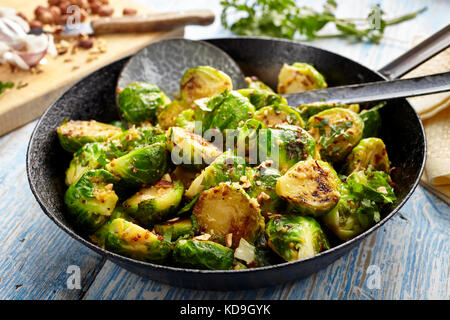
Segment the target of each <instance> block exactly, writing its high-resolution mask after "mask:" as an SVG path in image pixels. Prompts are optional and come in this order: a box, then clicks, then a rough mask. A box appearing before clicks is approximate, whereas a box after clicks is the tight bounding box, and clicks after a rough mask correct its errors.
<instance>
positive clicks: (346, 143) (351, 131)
mask: <svg viewBox="0 0 450 320" xmlns="http://www.w3.org/2000/svg"><path fill="white" fill-rule="evenodd" d="M306 129H307V130H308V132H309V133H310V134H311V136H312V137H313V138H314V140H316V143H317V144H316V146H317V148H318V149H319V152H320V156H321V158H322V159H324V160H326V161H331V162H340V161H343V160H344V159H345V157H346V156H347V155H348V154H349V153H350V151H351V150H352V148H353V147H354V146H355V145H356V144H357V143H358V142H359V140H360V139H361V137H362V133H363V130H364V123H363V122H362V120H361V119H360V118H359V116H358V114H356V113H354V112H353V111H350V110H348V109H343V108H333V109H329V110H325V111H322V112H319V113H318V114H316V115H314V116H312V117H311V118H309V120H308V122H307V123H306Z"/></svg>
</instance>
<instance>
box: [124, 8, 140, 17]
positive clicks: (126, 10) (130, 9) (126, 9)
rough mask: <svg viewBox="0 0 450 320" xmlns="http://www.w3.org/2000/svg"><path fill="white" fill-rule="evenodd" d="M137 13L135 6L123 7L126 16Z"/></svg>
mask: <svg viewBox="0 0 450 320" xmlns="http://www.w3.org/2000/svg"><path fill="white" fill-rule="evenodd" d="M136 14H137V10H136V9H133V8H125V9H123V15H124V16H134V15H136Z"/></svg>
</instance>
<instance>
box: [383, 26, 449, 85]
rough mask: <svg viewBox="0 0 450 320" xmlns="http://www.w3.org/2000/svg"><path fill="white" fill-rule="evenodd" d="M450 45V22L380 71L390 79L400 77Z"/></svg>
mask: <svg viewBox="0 0 450 320" xmlns="http://www.w3.org/2000/svg"><path fill="white" fill-rule="evenodd" d="M449 46H450V24H448V25H447V26H446V27H444V28H442V29H441V30H439V31H438V32H436V33H435V34H433V35H432V36H431V37H429V38H427V39H425V40H424V41H422V42H421V43H419V44H418V45H417V46H415V47H413V48H412V49H411V50H408V51H406V52H405V53H404V54H402V55H401V56H399V57H398V58H397V59H395V60H394V61H392V62H390V63H388V64H387V65H385V66H384V67H383V68H381V69H380V70H378V72H380V73H381V74H383V75H384V76H385V77H386V78H388V79H390V80H393V79H397V78H400V77H401V76H403V75H404V74H406V73H407V72H408V71H410V70H412V69H414V68H415V67H417V66H418V65H420V64H422V63H424V62H425V61H427V60H428V59H430V58H432V57H433V56H435V55H436V54H438V53H439V52H441V51H443V50H445V49H447V48H448V47H449Z"/></svg>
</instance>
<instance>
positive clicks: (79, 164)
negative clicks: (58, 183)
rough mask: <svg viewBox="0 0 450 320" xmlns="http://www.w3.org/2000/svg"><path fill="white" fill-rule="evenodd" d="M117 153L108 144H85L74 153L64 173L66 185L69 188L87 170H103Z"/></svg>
mask: <svg viewBox="0 0 450 320" xmlns="http://www.w3.org/2000/svg"><path fill="white" fill-rule="evenodd" d="M116 156H117V153H116V152H115V151H114V150H113V149H112V148H111V147H110V145H109V144H108V143H98V142H93V143H87V144H85V145H84V146H83V147H81V149H79V150H78V151H77V152H75V154H74V156H73V159H72V161H70V165H69V168H68V169H67V171H66V180H65V182H66V185H68V186H70V185H71V184H72V183H75V182H77V181H78V179H80V177H81V176H82V175H83V174H84V173H85V172H87V171H89V170H95V169H100V168H104V166H105V165H106V164H108V163H109V162H110V160H111V159H113V158H114V157H116Z"/></svg>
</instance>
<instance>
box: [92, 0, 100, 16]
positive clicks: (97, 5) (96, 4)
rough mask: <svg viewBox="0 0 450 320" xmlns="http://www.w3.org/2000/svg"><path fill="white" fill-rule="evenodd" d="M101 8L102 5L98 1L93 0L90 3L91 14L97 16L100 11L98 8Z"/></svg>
mask: <svg viewBox="0 0 450 320" xmlns="http://www.w3.org/2000/svg"><path fill="white" fill-rule="evenodd" d="M101 6H102V3H101V2H100V1H98V0H93V1H92V2H91V3H90V8H91V12H92V13H93V14H98V12H99V11H100V7H101Z"/></svg>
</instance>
